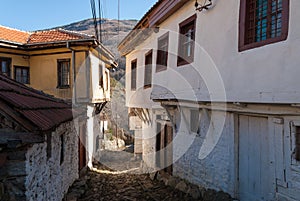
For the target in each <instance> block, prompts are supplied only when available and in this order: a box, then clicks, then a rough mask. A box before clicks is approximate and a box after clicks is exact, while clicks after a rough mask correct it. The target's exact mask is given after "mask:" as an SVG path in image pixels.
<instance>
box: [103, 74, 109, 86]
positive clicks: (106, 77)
mask: <svg viewBox="0 0 300 201" xmlns="http://www.w3.org/2000/svg"><path fill="white" fill-rule="evenodd" d="M108 89H109V71H105V86H104V91H108Z"/></svg>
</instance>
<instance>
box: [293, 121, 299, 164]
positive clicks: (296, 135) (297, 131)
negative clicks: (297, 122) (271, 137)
mask: <svg viewBox="0 0 300 201" xmlns="http://www.w3.org/2000/svg"><path fill="white" fill-rule="evenodd" d="M294 138H295V143H294V146H295V153H294V159H295V160H296V161H297V163H299V164H300V126H295V136H294Z"/></svg>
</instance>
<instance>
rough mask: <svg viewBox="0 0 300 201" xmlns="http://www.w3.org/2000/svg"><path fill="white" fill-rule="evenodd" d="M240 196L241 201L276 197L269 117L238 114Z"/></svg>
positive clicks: (267, 200)
mask: <svg viewBox="0 0 300 201" xmlns="http://www.w3.org/2000/svg"><path fill="white" fill-rule="evenodd" d="M238 131H239V197H240V200H241V201H274V199H275V196H274V194H275V189H272V188H273V182H274V181H273V179H272V178H273V176H272V175H274V171H275V170H274V169H273V165H272V162H271V155H270V154H271V153H270V140H271V139H272V138H271V137H270V136H269V132H268V119H267V118H264V117H254V116H244V115H240V116H239V128H238Z"/></svg>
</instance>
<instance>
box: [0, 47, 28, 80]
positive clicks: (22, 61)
mask: <svg viewBox="0 0 300 201" xmlns="http://www.w3.org/2000/svg"><path fill="white" fill-rule="evenodd" d="M3 52H5V53H3ZM16 53H18V54H20V53H24V55H16ZM0 57H6V58H10V59H11V61H12V63H11V69H10V70H11V71H10V75H11V78H13V79H14V66H24V67H29V63H30V62H29V59H28V56H26V54H25V52H20V51H9V52H8V51H4V50H3V49H0Z"/></svg>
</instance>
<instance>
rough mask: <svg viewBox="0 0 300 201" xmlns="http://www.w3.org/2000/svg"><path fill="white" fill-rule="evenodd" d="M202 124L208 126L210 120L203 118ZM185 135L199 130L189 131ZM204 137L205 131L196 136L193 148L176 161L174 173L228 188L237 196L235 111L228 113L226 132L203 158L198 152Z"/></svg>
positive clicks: (176, 148)
mask: <svg viewBox="0 0 300 201" xmlns="http://www.w3.org/2000/svg"><path fill="white" fill-rule="evenodd" d="M220 115H222V114H220ZM202 116H203V115H202ZM200 124H201V125H200V127H201V128H202V129H203V128H204V130H205V127H207V125H208V122H205V121H200ZM179 132H180V131H179ZM185 135H195V134H191V133H190V134H189V133H185ZM204 138H205V135H204V134H203V132H201V133H200V135H197V136H195V138H194V141H193V143H192V144H191V146H190V147H189V149H188V150H187V151H186V152H185V154H184V155H183V156H182V157H180V158H179V159H178V160H177V161H176V162H175V163H174V164H173V175H174V176H178V177H180V178H182V179H186V180H188V181H189V182H191V183H193V184H196V185H200V186H202V187H205V188H209V189H214V190H217V191H224V192H227V193H229V194H230V195H231V196H234V183H235V182H234V181H235V175H234V132H233V115H232V114H229V113H227V117H226V122H225V126H224V129H223V133H222V136H221V138H220V139H219V141H218V143H217V145H216V147H215V148H214V149H213V151H212V152H211V153H210V154H209V155H208V156H207V158H205V159H203V160H200V159H199V158H198V155H199V150H200V147H201V146H202V144H203V141H204ZM182 143H184V142H182ZM180 148H181V145H180V143H175V144H174V147H173V149H174V152H175V154H176V150H178V149H180Z"/></svg>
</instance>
